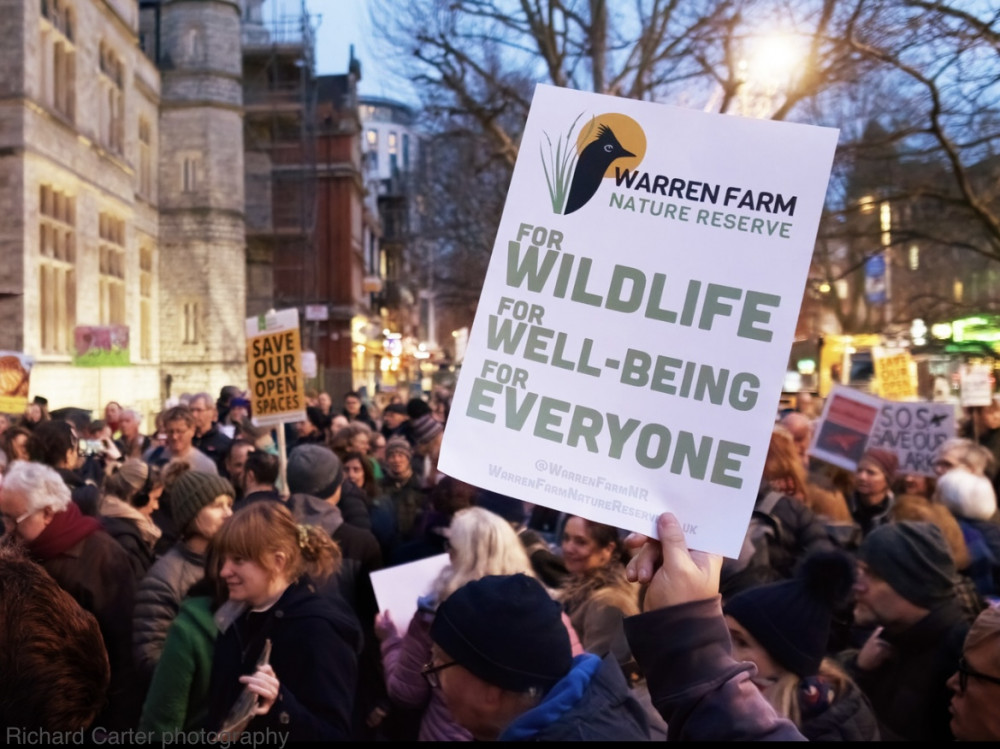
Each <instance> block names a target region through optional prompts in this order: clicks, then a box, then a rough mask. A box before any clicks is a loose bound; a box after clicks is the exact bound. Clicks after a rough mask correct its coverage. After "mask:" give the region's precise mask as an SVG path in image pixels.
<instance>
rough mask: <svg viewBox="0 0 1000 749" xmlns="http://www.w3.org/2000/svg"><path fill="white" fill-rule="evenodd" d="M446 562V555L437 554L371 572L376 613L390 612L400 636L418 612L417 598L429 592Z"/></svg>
mask: <svg viewBox="0 0 1000 749" xmlns="http://www.w3.org/2000/svg"><path fill="white" fill-rule="evenodd" d="M448 563H449V557H448V555H447V554H438V555H436V556H433V557H428V558H426V559H418V560H417V561H416V562H408V563H406V564H397V565H396V566H394V567H385V568H384V569H381V570H375V571H374V572H372V573H371V580H372V587H373V588H374V589H375V601H376V603H378V610H379V611H388V612H390V616H391V617H392V620H393V621H394V622H395V623H396V627H397V629H398V630H399V633H400V634H404V633H405V632H406V629H407V627H409V626H410V619H412V618H413V615H414V614H415V613H417V598H418V597H419V596H423V595H426V594H427V593H429V592H430V589H431V583H433V582H434V580H436V579H437V576H438V575H439V574H441V570H443V569H444V568H445V567H447V566H448Z"/></svg>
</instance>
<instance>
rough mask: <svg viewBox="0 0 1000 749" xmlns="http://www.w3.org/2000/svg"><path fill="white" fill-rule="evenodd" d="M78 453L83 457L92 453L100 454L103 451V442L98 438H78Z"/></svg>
mask: <svg viewBox="0 0 1000 749" xmlns="http://www.w3.org/2000/svg"><path fill="white" fill-rule="evenodd" d="M79 450H80V455H83V456H84V457H88V458H89V457H90V456H92V455H101V454H102V453H103V452H104V443H103V442H101V441H100V440H80V447H79Z"/></svg>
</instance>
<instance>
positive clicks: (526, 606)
mask: <svg viewBox="0 0 1000 749" xmlns="http://www.w3.org/2000/svg"><path fill="white" fill-rule="evenodd" d="M498 623H501V626H497V625H498ZM431 639H432V640H433V641H434V642H435V643H437V645H438V647H440V648H441V649H442V650H444V651H445V652H446V653H447V654H448V655H449V656H450V657H451V658H454V659H455V662H457V663H458V664H459V665H461V666H462V667H464V668H465V669H467V670H468V671H470V672H471V673H472V674H473V675H475V676H478V677H479V678H480V679H482V680H483V681H485V682H487V683H488V684H492V685H494V686H497V687H500V688H502V689H506V690H509V691H511V692H527V691H530V690H532V689H537V690H540V691H541V692H547V691H548V690H549V689H551V688H552V687H553V686H554V685H555V684H556V682H558V681H559V680H560V679H562V678H563V677H564V676H566V674H568V673H569V671H570V669H571V668H572V666H573V653H572V650H571V649H570V643H569V634H568V633H567V631H566V625H565V624H564V623H563V620H562V608H561V607H560V606H559V604H558V603H556V602H555V601H554V600H552V597H551V596H550V595H549V594H548V593H547V592H546V591H545V588H543V587H542V585H541V583H539V582H538V581H537V580H535V579H534V578H531V577H528V576H527V575H524V574H518V575H488V576H487V577H483V578H480V579H479V580H473V581H472V582H468V583H466V584H465V585H463V586H462V587H461V588H459V589H458V590H456V591H455V592H454V593H452V594H451V595H450V596H448V598H446V599H445V601H444V603H442V604H441V605H440V606H439V607H438V610H437V613H436V614H435V615H434V622H433V623H432V624H431Z"/></svg>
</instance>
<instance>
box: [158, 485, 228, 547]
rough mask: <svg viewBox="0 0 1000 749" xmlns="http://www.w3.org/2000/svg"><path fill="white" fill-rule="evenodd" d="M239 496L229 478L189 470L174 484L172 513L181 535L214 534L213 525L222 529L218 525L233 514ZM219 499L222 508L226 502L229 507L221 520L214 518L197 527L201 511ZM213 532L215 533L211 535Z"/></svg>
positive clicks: (207, 536)
mask: <svg viewBox="0 0 1000 749" xmlns="http://www.w3.org/2000/svg"><path fill="white" fill-rule="evenodd" d="M223 498H225V499H223ZM235 498H236V490H235V489H233V485H232V484H231V483H229V481H228V480H227V479H224V478H222V477H221V476H215V475H213V474H210V473H202V472H200V471H185V472H184V473H182V474H181V475H180V476H178V477H177V479H176V480H175V481H174V483H173V484H172V485H171V487H170V514H171V516H172V517H173V519H174V522H175V523H177V528H178V529H179V530H180V532H181V535H183V536H187V535H192V534H198V535H202V536H206V538H211V536H212V535H214V531H210V528H214V529H215V530H218V528H215V526H219V527H221V522H224V521H225V519H227V518H228V517H229V516H230V515H232V514H233V513H232V506H233V500H235ZM227 500H228V501H227ZM216 503H218V504H219V506H220V508H221V506H222V505H225V508H226V511H225V512H222V513H220V517H221V516H222V515H224V517H221V522H217V521H216V520H211V522H208V523H207V525H206V526H205V528H196V527H193V526H194V525H196V523H195V522H194V521H195V520H196V519H198V516H199V515H200V514H201V511H202V510H203V509H204V508H206V507H209V506H210V505H214V504H216ZM209 532H210V533H211V535H208V533H209Z"/></svg>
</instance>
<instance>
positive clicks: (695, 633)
mask: <svg viewBox="0 0 1000 749" xmlns="http://www.w3.org/2000/svg"><path fill="white" fill-rule="evenodd" d="M625 635H626V636H627V637H628V642H629V645H630V646H631V648H632V654H633V655H634V656H635V659H636V661H637V662H638V663H639V668H641V669H642V672H643V674H645V676H646V683H647V684H648V686H649V694H650V697H651V698H652V701H653V705H654V706H655V707H656V709H657V710H658V711H659V713H660V715H662V716H663V719H664V720H665V721H666V722H667V727H668V735H667V738H668V740H670V741H805V737H804V736H803V735H802V734H801V733H800V732H799V730H798V729H797V728H796V727H795V725H794V724H793V723H792V722H791V721H788V720H785V719H784V718H779V717H778V714H777V713H776V712H775V711H774V708H773V707H771V705H770V704H769V703H768V702H767V700H766V699H764V696H763V695H762V694H761V693H760V690H758V689H757V687H756V686H755V685H754V684H753V682H751V681H750V677H751V676H752V675H753V674H754V673H755V671H756V666H754V665H753V664H752V663H740V662H738V661H736V660H735V659H734V658H733V655H732V652H733V646H732V642H731V640H730V639H729V630H728V628H727V627H726V620H725V619H724V618H723V616H722V598H721V596H714V597H712V598H707V599H705V600H703V601H693V602H691V603H685V604H681V605H678V606H668V607H666V608H662V609H656V610H654V611H649V612H647V613H645V614H637V615H636V616H630V617H628V618H627V619H625Z"/></svg>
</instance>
